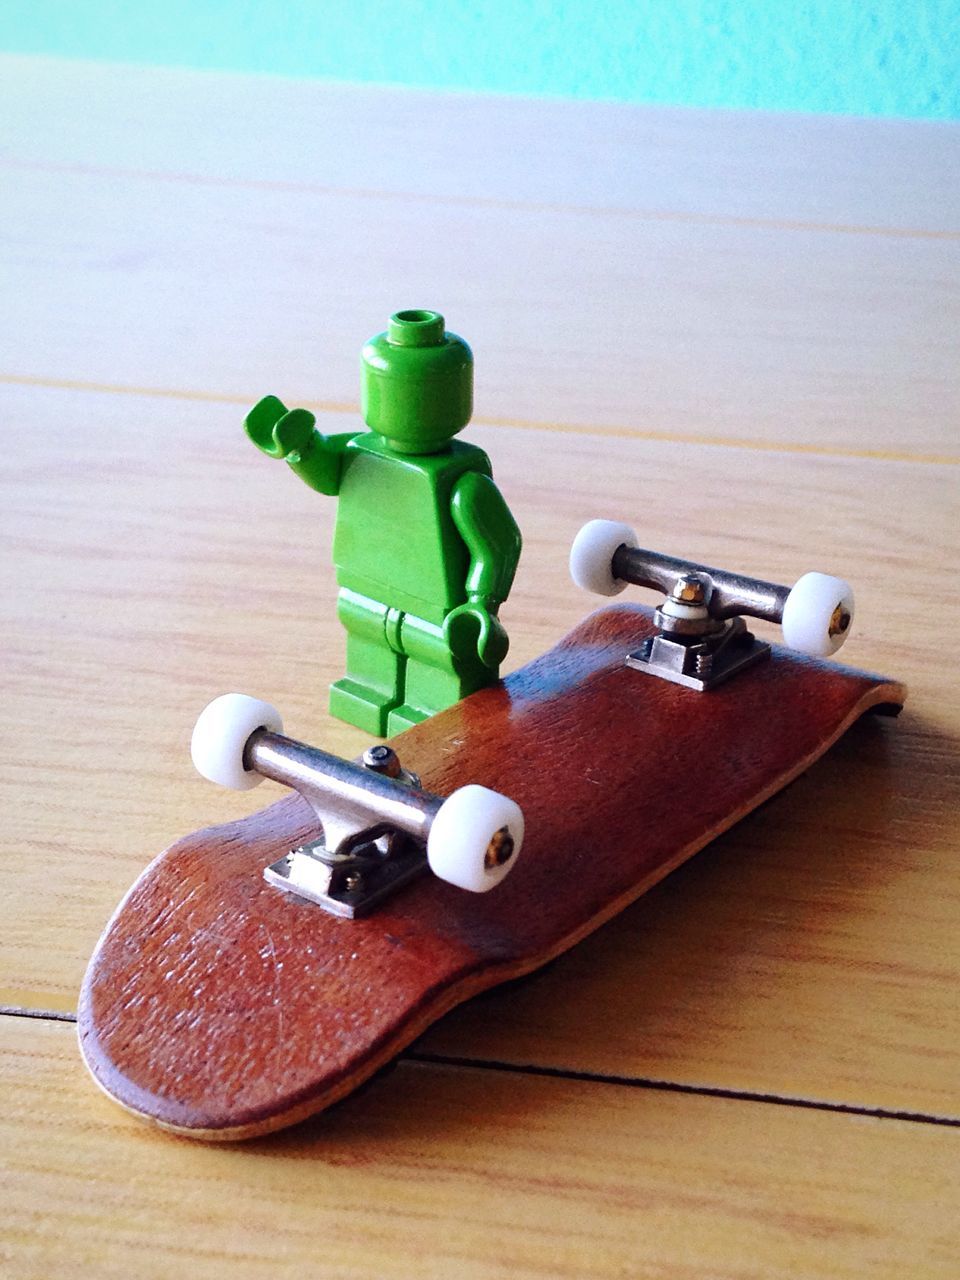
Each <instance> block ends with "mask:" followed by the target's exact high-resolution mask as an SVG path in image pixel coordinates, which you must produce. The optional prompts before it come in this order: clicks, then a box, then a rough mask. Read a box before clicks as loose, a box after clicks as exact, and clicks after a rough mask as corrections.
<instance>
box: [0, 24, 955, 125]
mask: <svg viewBox="0 0 960 1280" xmlns="http://www.w3.org/2000/svg"><path fill="white" fill-rule="evenodd" d="M0 49H4V50H7V51H17V52H25V53H44V54H55V55H60V56H63V57H68V58H95V59H106V60H110V61H122V62H134V63H149V64H152V65H167V66H188V67H215V68H223V69H227V70H237V71H258V72H269V73H273V74H279V75H288V76H318V77H324V78H333V79H339V80H357V81H369V82H378V83H398V84H409V85H420V86H426V87H436V88H455V89H478V90H493V91H496V92H506V93H523V94H534V95H559V96H563V97H573V98H599V99H613V100H617V101H623V102H660V103H675V104H681V105H691V106H708V107H709V106H721V107H761V108H767V109H771V110H778V111H780V110H788V111H820V112H842V113H852V114H858V115H893V116H914V117H918V116H919V117H926V118H929V119H958V118H960V0H899V2H898V0H862V2H861V3H858V2H857V0H610V2H607V0H593V3H591V2H590V0H444V2H443V3H437V2H432V3H431V2H429V0H392V2H390V0H193V2H191V0H0Z"/></svg>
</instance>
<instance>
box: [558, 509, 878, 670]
mask: <svg viewBox="0 0 960 1280" xmlns="http://www.w3.org/2000/svg"><path fill="white" fill-rule="evenodd" d="M570 574H571V576H572V578H573V580H574V582H575V583H576V584H577V586H579V587H582V588H583V589H584V590H586V591H592V592H594V593H596V594H598V595H605V596H613V595H617V594H619V592H621V591H622V590H623V589H624V588H625V587H626V586H627V584H628V583H633V584H634V585H636V586H640V587H652V588H653V589H654V590H658V591H662V592H663V593H664V595H665V597H666V598H665V600H664V601H663V603H662V604H661V605H660V606H659V608H658V609H657V610H656V612H655V614H654V620H655V622H656V624H657V627H658V632H657V634H656V635H655V636H651V637H650V638H648V639H646V640H644V641H643V643H642V644H641V646H640V648H639V649H638V650H637V651H636V652H634V653H631V654H628V656H627V659H626V661H627V665H628V666H630V667H633V668H635V669H636V670H637V671H645V672H647V673H649V674H650V675H657V676H660V677H661V678H662V679H664V680H670V681H672V682H673V683H674V684H681V685H685V686H686V687H687V688H689V689H697V690H701V691H702V690H704V689H712V688H713V687H714V686H716V685H718V684H720V683H721V682H722V681H724V680H729V679H730V677H731V676H734V675H736V674H737V673H738V672H740V671H743V670H744V669H745V668H747V667H750V666H752V665H753V664H754V663H755V662H759V661H760V660H761V659H762V658H765V657H768V656H769V654H770V646H769V644H767V643H766V642H765V641H762V640H758V639H757V637H756V636H754V635H753V633H752V632H750V631H749V630H748V629H747V625H746V623H745V622H744V620H743V619H744V616H746V617H751V618H761V619H763V620H764V621H766V622H775V623H779V624H780V627H781V629H782V631H783V638H784V641H785V643H786V644H787V645H788V646H789V647H790V648H791V649H796V650H797V651H798V652H800V653H805V654H809V655H811V656H816V657H825V656H828V655H829V654H832V653H835V652H836V651H837V650H838V649H839V648H840V646H841V645H842V644H843V643H844V641H845V640H846V638H847V636H848V635H849V633H850V626H851V623H852V621H853V592H852V590H851V589H850V587H849V586H848V584H847V583H846V582H844V581H843V579H842V578H832V577H829V576H828V575H827V574H824V573H807V574H804V576H803V577H802V578H800V579H799V581H798V582H797V583H796V584H795V585H794V586H793V587H781V586H777V585H776V584H775V583H772V582H763V581H761V580H760V579H758V578H748V577H746V576H745V575H743V574H739V573H727V572H726V571H725V570H723V569H711V568H708V567H707V566H706V565H702V564H696V563H694V562H692V561H690V560H679V559H677V558H676V557H674V556H666V555H661V554H660V553H659V552H655V551H644V550H643V549H642V548H641V547H639V546H638V545H637V535H636V533H635V532H634V531H633V529H632V528H631V527H630V526H629V525H626V524H620V523H618V522H616V521H613V520H591V521H590V522H589V523H588V524H585V525H584V526H583V528H582V529H581V530H580V532H579V533H578V534H577V536H576V538H575V539H574V543H573V546H572V548H571V551H570Z"/></svg>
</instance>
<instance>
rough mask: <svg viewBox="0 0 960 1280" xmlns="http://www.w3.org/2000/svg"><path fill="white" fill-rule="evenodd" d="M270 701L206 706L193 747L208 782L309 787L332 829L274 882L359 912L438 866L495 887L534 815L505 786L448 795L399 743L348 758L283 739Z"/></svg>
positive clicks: (480, 887) (342, 910) (290, 859)
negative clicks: (412, 768) (423, 777)
mask: <svg viewBox="0 0 960 1280" xmlns="http://www.w3.org/2000/svg"><path fill="white" fill-rule="evenodd" d="M282 729H283V725H282V722H281V720H280V716H279V713H278V712H277V711H276V709H275V708H274V707H271V706H270V705H269V703H266V702H260V701H258V700H257V699H256V698H250V697H247V696H246V695H245V694H239V693H227V694H223V695H222V696H221V697H219V698H215V699H214V701H213V702H211V703H210V704H209V705H208V706H207V707H206V708H205V709H204V710H203V712H201V714H200V717H199V719H198V720H197V723H196V727H195V728H194V731H193V738H192V741H191V745H190V750H191V754H192V756H193V762H194V764H195V765H196V767H197V769H198V770H199V772H200V773H201V774H203V776H204V777H205V778H209V779H210V781H211V782H217V783H219V784H220V785H221V786H227V787H232V788H234V789H235V790H247V789H248V788H250V787H253V786H256V785H257V784H258V783H259V782H261V781H262V780H263V779H264V778H272V779H273V780H274V781H276V782H280V783H282V784H283V785H284V786H287V787H291V788H292V789H293V790H295V791H298V792H299V793H300V795H301V796H303V798H304V800H306V801H307V803H308V804H309V805H310V807H311V808H312V809H313V811H314V813H315V814H316V815H317V818H318V820H319V822H320V825H321V827H322V829H323V835H322V837H321V838H319V839H317V840H312V841H309V842H308V843H306V844H304V845H301V846H299V847H298V848H296V849H292V850H291V851H290V852H289V853H287V854H285V855H284V856H283V857H282V858H280V859H278V860H277V861H276V862H273V863H271V864H270V865H269V866H268V867H265V868H264V872H263V874H264V878H265V879H266V881H267V882H268V883H269V884H271V885H274V886H275V887H277V888H280V889H285V890H288V891H289V892H291V893H295V894H298V895H299V896H300V897H303V898H307V899H309V900H310V901H311V902H315V903H317V904H318V905H319V906H321V907H323V908H324V909H325V910H327V911H330V912H332V913H333V914H334V915H338V916H345V917H348V918H353V917H356V916H360V915H364V914H366V913H367V912H369V911H371V910H372V909H373V908H374V907H375V906H376V905H377V904H378V903H380V902H382V901H383V899H384V898H386V897H388V896H389V895H390V894H391V893H393V892H395V891H396V890H397V889H399V888H401V887H402V886H403V885H405V884H407V883H408V882H409V881H410V880H412V879H413V878H414V877H415V876H418V875H420V874H421V873H422V872H423V871H424V870H426V869H427V867H428V866H429V868H430V869H431V870H432V871H433V872H434V873H435V874H436V875H438V876H439V877H440V878H441V879H443V880H447V881H449V882H450V883H451V884H455V885H458V886H459V887H460V888H463V889H469V890H472V891H473V892H476V893H484V892H486V891H487V890H488V889H492V888H493V887H494V885H496V884H498V883H499V882H500V881H501V880H502V879H503V878H504V876H505V875H507V873H508V872H509V871H510V870H511V869H512V867H513V865H514V863H515V861H516V857H517V854H518V853H519V851H520V846H521V844H522V842H523V814H522V813H521V811H520V809H519V807H518V806H517V805H516V804H514V802H513V801H512V800H509V799H508V798H507V797H506V796H502V795H500V794H499V793H497V792H496V791H490V790H489V789H488V788H486V787H481V786H477V785H476V784H470V785H468V786H465V787H460V788H459V789H458V790H457V791H454V792H453V793H452V794H451V795H450V796H448V797H447V798H446V799H444V798H443V797H441V796H437V795H434V794H433V793H432V792H429V791H423V790H422V789H421V787H420V779H419V777H417V775H416V774H414V773H411V772H409V771H408V770H406V769H404V768H403V767H402V766H401V764H400V761H399V759H398V757H397V754H396V752H395V751H393V750H392V748H390V747H388V746H384V745H380V746H373V747H369V748H368V749H367V750H366V751H365V752H364V754H363V756H362V757H361V759H360V761H359V762H357V761H350V760H343V759H341V757H340V756H335V755H331V754H330V753H328V752H326V751H321V750H320V749H319V748H317V747H311V746H308V745H307V744H306V743H303V742H297V741H295V740H294V739H292V738H287V737H284V735H283V732H282Z"/></svg>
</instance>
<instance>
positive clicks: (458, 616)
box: [443, 600, 510, 668]
mask: <svg viewBox="0 0 960 1280" xmlns="http://www.w3.org/2000/svg"><path fill="white" fill-rule="evenodd" d="M443 635H444V639H445V640H446V642H447V644H448V645H449V646H450V650H451V652H452V653H453V655H454V657H457V658H464V659H472V658H473V657H474V655H476V656H477V657H478V658H479V659H480V661H481V662H482V663H483V665H484V666H485V667H490V668H496V667H499V665H500V663H501V662H502V661H503V660H504V658H505V657H506V656H507V649H508V648H509V644H510V642H509V640H508V639H507V633H506V631H504V629H503V626H502V625H501V622H500V619H499V618H498V617H497V615H496V614H495V613H491V611H490V610H489V609H488V608H487V606H486V605H485V604H484V603H483V602H482V601H481V600H468V601H467V602H466V604H461V605H458V606H457V607H456V609H453V610H451V612H450V613H448V614H447V616H446V618H444V620H443Z"/></svg>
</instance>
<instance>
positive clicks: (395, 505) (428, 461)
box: [244, 311, 521, 735]
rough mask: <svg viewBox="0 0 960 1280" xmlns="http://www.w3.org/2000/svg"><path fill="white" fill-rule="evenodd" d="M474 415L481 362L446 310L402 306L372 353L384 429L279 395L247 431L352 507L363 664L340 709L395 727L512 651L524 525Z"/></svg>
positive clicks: (353, 630)
mask: <svg viewBox="0 0 960 1280" xmlns="http://www.w3.org/2000/svg"><path fill="white" fill-rule="evenodd" d="M472 407H473V356H472V354H471V352H470V348H469V347H468V346H467V344H466V343H465V342H464V341H463V339H462V338H458V337H457V336H456V335H455V334H452V333H447V332H446V330H445V328H444V322H443V317H442V316H441V315H439V314H438V313H437V312H436V311H400V312H398V313H397V314H396V315H395V316H393V317H392V318H391V320H390V324H389V327H388V328H387V331H386V332H385V333H381V334H378V335H377V336H376V337H375V338H371V339H370V341H369V342H368V343H367V344H366V345H365V346H364V348H363V353H362V357H361V409H362V412H363V418H364V421H365V422H366V424H367V426H368V427H369V428H370V430H369V431H366V432H363V431H360V432H350V433H348V434H345V435H335V436H324V435H322V434H321V433H320V432H319V431H318V430H317V429H316V421H315V419H314V417H313V414H311V413H309V412H308V411H307V410H306V409H290V410H288V409H287V408H286V406H285V405H284V404H283V403H282V402H281V401H280V400H278V399H277V398H276V396H266V397H265V398H264V399H263V400H261V401H260V402H259V403H258V404H257V405H255V406H254V408H253V409H252V410H251V411H250V413H249V414H248V416H247V419H246V422H245V424H244V425H245V427H246V431H247V435H248V436H249V437H250V439H251V440H252V441H253V443H254V444H255V445H256V446H257V448H258V449H260V450H261V451H262V452H263V453H266V454H267V455H268V456H269V457H271V458H282V459H284V460H286V462H287V463H288V465H289V466H290V468H291V470H293V471H294V472H296V474H297V475H298V476H299V477H300V478H301V480H303V481H304V482H305V483H306V484H308V485H309V486H310V487H311V488H312V489H316V490H317V491H318V492H319V493H324V494H329V495H331V496H336V497H338V498H339V503H338V507H337V523H336V532H335V534H334V540H333V559H334V564H335V565H336V570H337V583H338V585H339V587H340V595H339V600H338V605H337V616H338V617H339V619H340V621H341V623H342V624H343V626H344V628H345V630H346V633H347V671H346V675H345V676H344V677H343V678H342V679H341V680H338V681H337V682H336V683H335V684H334V685H333V686H332V687H331V690H330V710H331V712H332V713H333V714H334V715H336V716H339V718H340V719H342V720H346V721H348V722H349V723H350V724H354V725H357V726H358V727H359V728H361V729H364V730H365V731H366V732H367V733H371V734H377V735H382V734H385V733H386V734H394V733H399V732H400V731H401V730H403V729H406V728H409V726H410V725H412V724H417V723H418V722H419V721H421V720H424V719H426V718H427V716H430V715H434V714H435V713H436V712H437V711H442V710H443V709H444V707H448V706H450V705H451V704H452V703H454V702H457V701H459V699H460V698H463V697H465V696H466V695H467V694H468V693H473V692H474V691H475V690H476V689H480V688H482V687H483V686H484V685H488V684H492V683H493V682H494V681H495V680H496V679H497V677H498V672H499V666H500V663H501V662H502V661H503V659H504V657H505V656H506V653H507V646H508V640H507V635H506V632H505V631H504V630H503V627H502V625H501V623H500V620H499V618H498V617H497V611H498V609H499V607H500V605H501V604H502V602H503V601H504V600H505V599H506V597H507V594H508V593H509V591H510V587H511V585H512V583H513V577H514V574H515V573H516V568H517V561H518V559H519V556H520V545H521V539H520V531H519V529H518V528H517V525H516V522H515V521H514V519H513V516H512V515H511V513H510V510H509V508H508V507H507V504H506V503H505V502H504V500H503V497H502V496H501V494H500V491H499V489H498V488H497V487H496V485H495V484H494V482H493V478H492V472H491V469H490V461H489V459H488V458H487V455H486V454H485V453H484V452H483V450H482V449H479V448H477V446H476V445H472V444H468V443H466V442H464V441H462V440H455V439H454V436H455V435H456V434H457V433H458V432H459V431H461V430H462V429H463V428H464V427H465V426H466V425H467V423H468V422H469V420H470V415H471V412H472Z"/></svg>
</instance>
